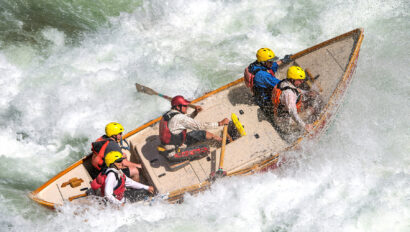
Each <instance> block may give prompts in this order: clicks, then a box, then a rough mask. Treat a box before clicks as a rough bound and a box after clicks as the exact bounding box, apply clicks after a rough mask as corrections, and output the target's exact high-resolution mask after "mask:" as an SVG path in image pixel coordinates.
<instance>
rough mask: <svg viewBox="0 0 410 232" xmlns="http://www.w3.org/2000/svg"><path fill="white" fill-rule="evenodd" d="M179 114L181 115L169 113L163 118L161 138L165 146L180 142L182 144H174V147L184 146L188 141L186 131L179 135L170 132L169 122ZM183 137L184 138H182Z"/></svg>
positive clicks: (160, 129)
mask: <svg viewBox="0 0 410 232" xmlns="http://www.w3.org/2000/svg"><path fill="white" fill-rule="evenodd" d="M177 114H181V113H180V112H171V111H168V112H167V113H165V114H164V115H163V116H162V119H161V121H160V123H159V136H160V139H161V143H162V144H163V145H167V144H170V143H171V142H175V141H178V140H180V141H179V142H180V144H174V145H182V144H183V143H185V140H186V130H183V131H182V132H181V133H180V134H178V135H173V134H172V133H171V131H170V130H169V127H168V122H169V121H170V120H171V119H172V118H173V117H174V116H175V115H177ZM181 136H182V138H181Z"/></svg>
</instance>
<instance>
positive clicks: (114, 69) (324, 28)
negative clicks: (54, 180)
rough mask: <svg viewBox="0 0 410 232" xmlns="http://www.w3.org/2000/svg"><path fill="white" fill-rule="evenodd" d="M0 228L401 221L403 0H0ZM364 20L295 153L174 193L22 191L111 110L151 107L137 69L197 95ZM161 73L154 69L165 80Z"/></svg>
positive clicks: (404, 172) (114, 116) (155, 104)
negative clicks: (93, 195)
mask: <svg viewBox="0 0 410 232" xmlns="http://www.w3.org/2000/svg"><path fill="white" fill-rule="evenodd" d="M0 8H1V9H2V11H1V13H0V19H1V20H0V21H1V23H0V28H1V29H2V31H3V32H4V33H1V35H0V118H1V120H0V129H1V130H0V176H1V180H0V228H5V230H6V231H33V230H34V231H45V230H56V231H91V230H102V231H134V230H138V231H245V230H248V231H408V230H409V229H410V224H409V221H410V187H409V186H410V181H409V180H410V178H409V177H410V173H409V171H408V170H409V167H410V159H409V158H408V152H409V151H410V145H409V144H410V139H409V138H410V131H409V128H410V125H409V121H408V120H407V118H408V115H410V110H409V108H408V107H407V106H408V105H409V99H410V91H409V89H410V88H409V84H408V83H409V81H410V80H409V77H408V75H407V73H408V72H409V71H410V70H409V67H408V63H409V54H408V50H409V48H410V44H409V40H408V38H409V37H410V34H409V33H410V32H409V30H408V28H409V26H410V24H409V13H408V12H410V10H409V4H408V3H407V2H405V1H393V0H388V1H380V0H370V1H365V0H356V1H353V0H350V1H339V0H337V1H319V2H317V1H316V2H315V1H298V0H295V1H287V2H286V1H285V2H284V1H276V0H274V1H262V0H255V1H222V0H217V1H211V0H207V1H199V0H191V1H186V0H175V1H157V0H151V1H132V0H128V1H126V0H123V1H115V2H112V1H91V2H90V1H74V2H73V1H72V2H67V1H47V0H42V1H36V2H35V3H34V2H32V1H24V0H19V1H7V0H3V1H1V3H0ZM357 27H363V28H364V29H365V40H364V42H363V46H362V50H361V53H360V58H359V63H358V67H357V70H356V74H355V79H354V81H353V83H352V85H351V88H350V89H349V91H348V94H347V96H346V98H345V102H344V104H343V105H342V107H341V109H340V111H339V113H338V115H337V117H336V119H335V121H334V122H333V124H332V126H331V127H330V128H329V131H328V132H327V133H326V134H325V135H324V136H323V137H322V138H321V140H320V141H318V142H317V143H314V144H306V145H305V148H304V149H303V151H301V152H297V153H290V154H287V155H289V156H296V157H298V159H297V162H295V163H290V164H287V165H285V166H283V167H282V168H281V169H279V170H277V171H275V172H273V173H266V174H260V175H255V176H249V177H235V178H231V179H227V180H220V181H219V182H217V183H216V184H215V185H213V187H212V189H211V190H210V191H207V192H204V193H202V194H200V195H199V196H187V197H186V199H185V202H184V203H183V204H181V205H169V204H166V203H163V202H160V201H158V202H154V203H153V204H152V205H151V206H147V205H138V204H136V205H127V206H125V207H123V208H121V209H113V208H105V209H100V208H98V207H96V206H91V207H78V206H74V205H70V204H68V205H65V206H63V207H62V208H60V209H59V210H58V212H51V211H48V210H46V209H43V208H41V207H39V206H38V205H37V204H35V203H34V202H32V201H30V200H29V199H28V198H27V196H26V194H27V193H28V192H30V191H32V190H34V189H35V188H37V187H38V186H40V185H41V184H42V183H44V182H45V181H46V180H48V179H49V178H51V177H52V176H54V175H55V174H56V173H58V172H59V171H61V170H63V169H64V168H65V167H67V166H68V165H69V164H71V163H73V162H74V161H76V160H77V159H79V158H80V157H82V156H83V155H84V154H85V153H87V152H88V151H89V149H90V145H89V144H90V142H91V140H93V139H95V138H97V137H98V136H100V135H101V134H102V133H103V128H104V126H105V124H106V123H107V122H110V121H119V122H121V123H122V124H123V125H124V126H125V127H126V129H127V130H131V129H133V128H135V127H137V126H139V125H141V124H143V123H144V122H146V121H148V120H150V119H152V118H153V117H155V116H159V115H160V114H161V113H162V112H163V111H165V110H166V109H167V108H168V103H167V102H166V101H164V100H163V99H160V98H156V97H152V96H145V95H142V94H139V93H136V91H135V89H134V83H135V82H138V83H142V84H144V85H147V86H150V87H152V88H154V89H156V90H157V91H158V92H161V93H164V94H166V95H171V96H172V95H175V94H183V95H185V96H187V97H188V98H191V99H192V98H195V97H198V96H200V95H201V94H203V93H204V92H206V91H209V90H212V89H215V88H217V87H219V86H221V85H222V84H225V83H228V82H230V81H233V80H235V79H236V78H239V77H240V76H241V73H242V71H243V68H244V67H245V66H246V65H247V64H248V63H250V62H251V61H253V60H254V53H255V51H256V50H257V49H258V48H260V47H270V48H272V49H273V50H274V51H275V53H276V54H277V55H278V56H283V55H285V54H288V53H292V52H297V51H299V50H301V49H304V48H306V47H309V46H311V45H314V44H316V43H318V42H321V41H323V40H325V39H329V38H331V37H333V36H336V35H338V34H341V33H343V32H347V31H349V30H352V29H354V28H357ZM164 83H166V84H164Z"/></svg>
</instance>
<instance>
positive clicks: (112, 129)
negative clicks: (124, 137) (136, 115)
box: [105, 122, 124, 137]
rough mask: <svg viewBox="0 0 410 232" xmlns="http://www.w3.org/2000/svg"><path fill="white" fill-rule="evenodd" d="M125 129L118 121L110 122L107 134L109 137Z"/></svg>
mask: <svg viewBox="0 0 410 232" xmlns="http://www.w3.org/2000/svg"><path fill="white" fill-rule="evenodd" d="M123 131H124V127H122V125H121V124H119V123H118V122H110V123H108V124H107V125H106V126H105V134H106V135H107V136H108V137H111V136H113V135H118V134H119V133H121V132H123Z"/></svg>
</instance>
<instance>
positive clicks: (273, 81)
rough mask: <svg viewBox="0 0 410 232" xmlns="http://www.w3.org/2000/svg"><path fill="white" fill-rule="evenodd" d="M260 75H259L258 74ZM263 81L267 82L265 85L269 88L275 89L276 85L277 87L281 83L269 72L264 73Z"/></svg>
mask: <svg viewBox="0 0 410 232" xmlns="http://www.w3.org/2000/svg"><path fill="white" fill-rule="evenodd" d="M257 74H258V73H257ZM262 75H263V80H264V82H265V85H266V86H267V87H271V88H273V87H275V85H277V84H278V83H279V81H280V80H279V79H277V78H276V77H275V76H272V75H271V74H270V73H268V72H263V73H262Z"/></svg>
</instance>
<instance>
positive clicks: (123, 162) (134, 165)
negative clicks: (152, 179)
mask: <svg viewBox="0 0 410 232" xmlns="http://www.w3.org/2000/svg"><path fill="white" fill-rule="evenodd" d="M122 164H124V166H126V167H135V168H142V166H141V164H137V163H133V162H131V161H128V160H127V159H124V160H123V161H122Z"/></svg>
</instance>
